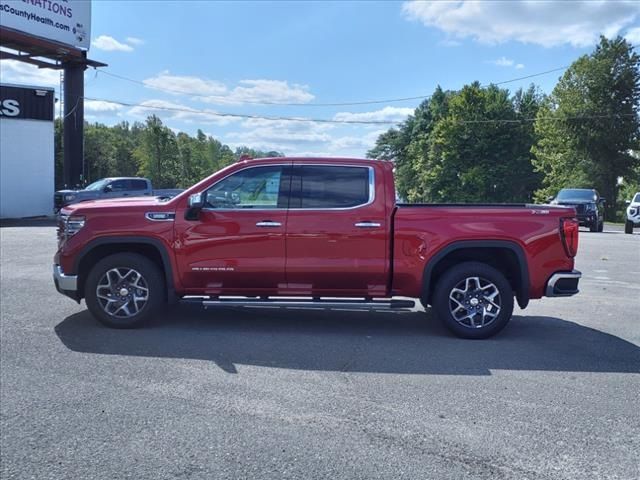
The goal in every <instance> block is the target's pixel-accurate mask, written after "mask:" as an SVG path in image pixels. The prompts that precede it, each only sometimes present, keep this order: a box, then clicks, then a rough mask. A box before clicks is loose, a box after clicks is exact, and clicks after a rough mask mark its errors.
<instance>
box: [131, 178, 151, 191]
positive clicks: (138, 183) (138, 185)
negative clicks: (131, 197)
mask: <svg viewBox="0 0 640 480" xmlns="http://www.w3.org/2000/svg"><path fill="white" fill-rule="evenodd" d="M130 181H131V190H146V189H147V182H146V181H145V180H133V179H132V180H130Z"/></svg>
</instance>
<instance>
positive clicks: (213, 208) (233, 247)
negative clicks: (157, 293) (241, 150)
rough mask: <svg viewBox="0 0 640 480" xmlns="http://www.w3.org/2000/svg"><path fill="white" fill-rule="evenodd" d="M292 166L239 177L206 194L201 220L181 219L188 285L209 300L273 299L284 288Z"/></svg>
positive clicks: (183, 274) (182, 258) (181, 246)
mask: <svg viewBox="0 0 640 480" xmlns="http://www.w3.org/2000/svg"><path fill="white" fill-rule="evenodd" d="M290 184H291V176H290V166H289V165H288V164H283V165H261V166H255V167H247V168H244V169H242V170H239V171H236V172H234V173H232V174H230V175H229V176H227V177H225V178H223V179H222V180H220V181H218V182H217V183H216V184H214V185H213V186H211V187H210V188H209V189H208V190H206V192H205V195H206V204H205V207H204V208H203V209H202V211H201V212H200V215H199V218H198V220H193V221H190V220H185V219H184V218H178V219H176V221H177V222H179V223H176V233H177V238H176V240H177V245H178V247H177V249H176V255H177V257H178V264H179V268H180V269H181V279H182V283H183V285H184V286H185V287H186V288H188V289H190V290H192V291H197V292H202V291H204V292H205V293H207V294H226V295H229V294H237V295H243V294H245V293H246V294H252V295H256V294H264V295H269V294H271V295H274V294H276V293H277V290H278V288H283V287H284V285H285V272H284V265H285V229H286V224H287V202H288V194H289V188H290Z"/></svg>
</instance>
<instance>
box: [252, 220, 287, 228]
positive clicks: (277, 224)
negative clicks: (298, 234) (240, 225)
mask: <svg viewBox="0 0 640 480" xmlns="http://www.w3.org/2000/svg"><path fill="white" fill-rule="evenodd" d="M281 226H282V224H281V223H280V222H271V221H264V222H258V223H256V227H281Z"/></svg>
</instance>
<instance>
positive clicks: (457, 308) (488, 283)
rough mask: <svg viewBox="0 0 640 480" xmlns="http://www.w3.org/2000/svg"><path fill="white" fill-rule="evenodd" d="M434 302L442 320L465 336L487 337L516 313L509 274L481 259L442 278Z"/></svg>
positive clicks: (451, 328) (460, 335) (446, 325)
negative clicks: (506, 275) (506, 276)
mask: <svg viewBox="0 0 640 480" xmlns="http://www.w3.org/2000/svg"><path fill="white" fill-rule="evenodd" d="M432 306H433V309H434V311H435V313H436V315H437V317H438V318H439V319H440V321H441V322H442V323H443V324H444V325H445V327H447V328H448V329H449V330H450V331H452V332H453V333H454V334H456V335H457V336H459V337H462V338H487V337H490V336H492V335H495V334H496V333H498V332H499V331H500V330H502V329H503V328H504V327H505V326H506V325H507V323H508V322H509V320H510V319H511V315H512V314H513V290H512V288H511V285H510V284H509V282H508V281H507V279H506V278H505V276H504V275H503V274H502V273H501V272H500V271H498V270H496V269H495V268H493V267H491V266H489V265H487V264H484V263H480V262H465V263H461V264H459V265H456V266H455V267H452V268H450V269H449V270H447V271H446V272H445V273H444V274H443V275H442V276H441V277H440V279H439V280H438V283H437V285H436V288H435V291H434V293H433V298H432Z"/></svg>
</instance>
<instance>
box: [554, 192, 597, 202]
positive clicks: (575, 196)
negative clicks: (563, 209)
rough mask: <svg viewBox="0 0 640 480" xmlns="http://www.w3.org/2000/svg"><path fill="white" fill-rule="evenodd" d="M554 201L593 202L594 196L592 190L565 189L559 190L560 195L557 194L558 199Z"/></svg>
mask: <svg viewBox="0 0 640 480" xmlns="http://www.w3.org/2000/svg"><path fill="white" fill-rule="evenodd" d="M556 200H560V201H562V202H567V201H570V202H572V201H579V202H594V201H596V194H595V193H594V192H593V190H582V189H565V190H560V193H558V197H557V198H556Z"/></svg>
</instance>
